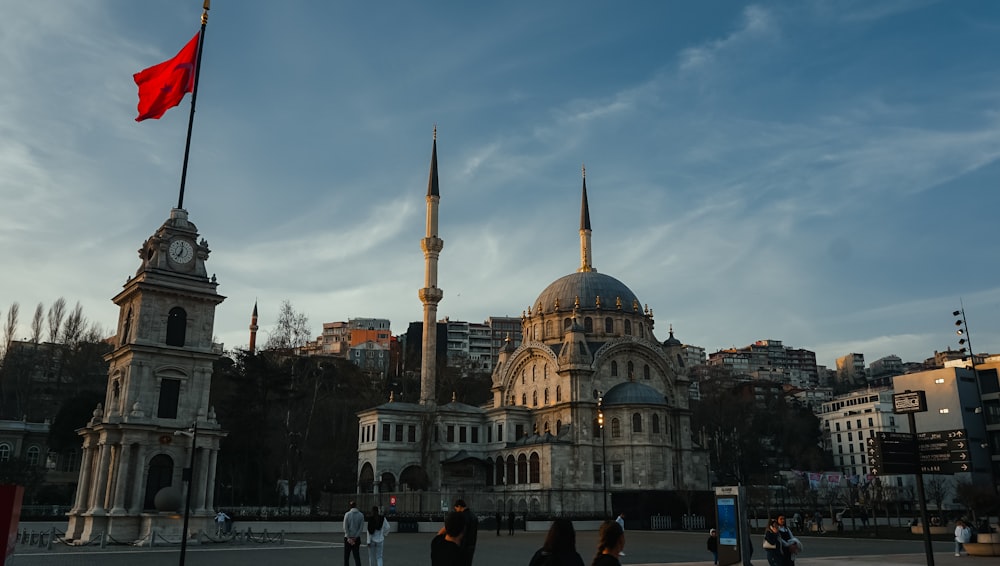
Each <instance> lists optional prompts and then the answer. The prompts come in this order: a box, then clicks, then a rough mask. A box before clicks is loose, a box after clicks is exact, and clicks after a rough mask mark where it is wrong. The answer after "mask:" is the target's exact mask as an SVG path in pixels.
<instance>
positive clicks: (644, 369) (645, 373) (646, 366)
mask: <svg viewBox="0 0 1000 566" xmlns="http://www.w3.org/2000/svg"><path fill="white" fill-rule="evenodd" d="M642 378H643V379H649V364H642Z"/></svg>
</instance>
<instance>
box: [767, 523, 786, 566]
mask: <svg viewBox="0 0 1000 566" xmlns="http://www.w3.org/2000/svg"><path fill="white" fill-rule="evenodd" d="M764 553H765V554H766V555H767V564H768V566H782V556H781V536H780V535H778V522H777V521H775V520H774V519H771V521H770V522H769V523H768V524H767V530H766V531H764Z"/></svg>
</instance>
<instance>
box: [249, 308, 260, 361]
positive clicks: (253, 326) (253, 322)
mask: <svg viewBox="0 0 1000 566" xmlns="http://www.w3.org/2000/svg"><path fill="white" fill-rule="evenodd" d="M257 328H259V327H258V326H257V301H254V302H253V315H251V316H250V355H251V356H252V355H254V352H255V351H256V350H257Z"/></svg>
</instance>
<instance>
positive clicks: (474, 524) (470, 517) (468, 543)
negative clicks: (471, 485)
mask: <svg viewBox="0 0 1000 566" xmlns="http://www.w3.org/2000/svg"><path fill="white" fill-rule="evenodd" d="M453 509H454V510H455V513H458V514H459V515H460V516H461V517H462V520H464V521H465V526H464V527H463V528H462V544H460V545H459V546H460V547H461V548H462V557H463V558H464V559H463V561H462V566H472V557H473V556H474V555H475V554H476V538H477V537H478V536H479V519H478V518H477V517H476V514H475V513H473V512H472V510H471V509H469V506H468V505H466V504H465V500H464V499H456V500H455V506H454V507H453ZM444 532H445V529H444V528H442V529H441V530H440V531H438V534H442V533H444Z"/></svg>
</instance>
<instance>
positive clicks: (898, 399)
mask: <svg viewBox="0 0 1000 566" xmlns="http://www.w3.org/2000/svg"><path fill="white" fill-rule="evenodd" d="M926 410H927V396H926V394H925V393H924V392H923V391H910V390H906V391H904V392H902V393H895V394H893V396H892V412H894V413H896V414H897V415H898V414H905V415H906V419H907V420H908V421H909V422H910V430H911V431H913V432H917V419H916V417H915V415H916V413H922V412H924V411H926ZM884 434H887V435H888V434H890V433H884ZM909 436H913V435H912V434H911V435H909ZM914 448H916V447H915V446H914ZM913 453H914V460H917V461H918V462H919V459H918V458H916V457H915V456H916V453H917V451H916V450H914V451H913ZM921 466H922V464H921V465H915V466H914V467H915V468H916V470H915V471H914V473H915V474H916V476H917V497H918V498H919V500H920V518H921V524H922V525H923V526H924V554H925V555H926V556H927V566H934V551H933V550H932V549H931V530H930V529H929V528H927V526H928V525H930V523H928V522H927V497H926V496H925V495H924V474H923V471H922V470H921Z"/></svg>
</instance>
